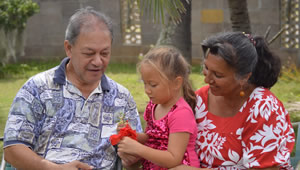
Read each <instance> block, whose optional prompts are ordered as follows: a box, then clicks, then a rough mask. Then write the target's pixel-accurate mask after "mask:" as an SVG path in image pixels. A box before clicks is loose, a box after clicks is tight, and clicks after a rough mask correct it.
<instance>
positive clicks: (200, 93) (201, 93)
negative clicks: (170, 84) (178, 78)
mask: <svg viewBox="0 0 300 170" xmlns="http://www.w3.org/2000/svg"><path fill="white" fill-rule="evenodd" d="M208 89H209V85H206V86H203V87H201V88H200V89H198V90H196V91H195V93H196V95H198V96H205V95H207V92H208Z"/></svg>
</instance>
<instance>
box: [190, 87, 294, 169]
mask: <svg viewBox="0 0 300 170" xmlns="http://www.w3.org/2000/svg"><path fill="white" fill-rule="evenodd" d="M208 90H209V86H204V87H202V88H200V89H199V90H197V91H196V95H197V100H198V101H197V106H196V120H197V124H198V136H197V141H196V143H197V154H198V157H199V160H200V166H201V167H203V168H205V167H208V168H216V169H248V168H266V167H273V166H280V169H292V167H291V165H290V163H289V162H290V161H289V159H290V153H291V152H292V150H293V147H294V143H295V134H294V130H293V128H292V125H291V122H290V118H289V114H288V112H287V111H286V110H285V108H284V106H283V104H282V103H281V102H280V101H279V100H278V99H277V98H276V97H275V95H274V94H272V93H271V92H270V91H269V90H268V89H265V88H261V87H257V88H256V89H255V90H254V91H253V92H252V94H251V95H250V96H249V98H248V100H247V101H246V102H245V103H244V105H243V106H242V107H241V108H240V110H239V112H238V113H237V114H236V115H235V116H233V117H220V116H216V115H214V114H212V113H210V112H208V108H207V106H208V103H207V102H208Z"/></svg>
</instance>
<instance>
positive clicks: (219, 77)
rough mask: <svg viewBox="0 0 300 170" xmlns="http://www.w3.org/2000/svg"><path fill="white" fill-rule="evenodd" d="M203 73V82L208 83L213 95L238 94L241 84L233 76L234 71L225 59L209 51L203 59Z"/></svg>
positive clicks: (226, 95)
mask: <svg viewBox="0 0 300 170" xmlns="http://www.w3.org/2000/svg"><path fill="white" fill-rule="evenodd" d="M203 74H204V76H205V79H204V81H205V83H207V84H209V86H210V91H211V93H212V94H213V95H215V96H225V97H228V96H232V95H239V92H240V91H241V86H240V82H239V80H237V79H236V77H235V72H234V69H233V68H232V67H230V66H229V65H228V64H227V63H226V61H225V60H224V59H223V58H221V57H219V56H216V55H213V54H211V53H209V54H208V55H207V57H206V58H205V59H204V68H203Z"/></svg>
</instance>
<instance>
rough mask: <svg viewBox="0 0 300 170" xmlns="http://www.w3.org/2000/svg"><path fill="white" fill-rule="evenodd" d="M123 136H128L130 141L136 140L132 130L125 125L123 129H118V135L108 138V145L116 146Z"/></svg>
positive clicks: (134, 132)
mask: <svg viewBox="0 0 300 170" xmlns="http://www.w3.org/2000/svg"><path fill="white" fill-rule="evenodd" d="M124 136H128V137H130V138H131V139H134V140H137V134H136V131H135V130H133V129H131V127H130V126H129V125H128V124H126V126H125V127H123V128H122V129H120V131H119V133H118V134H116V135H111V136H110V138H109V140H110V143H111V144H112V145H116V144H118V143H119V141H120V140H122V139H123V137H124Z"/></svg>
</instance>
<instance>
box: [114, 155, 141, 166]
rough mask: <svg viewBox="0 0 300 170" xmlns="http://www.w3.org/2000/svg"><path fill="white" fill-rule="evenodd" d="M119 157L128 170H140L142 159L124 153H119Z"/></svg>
mask: <svg viewBox="0 0 300 170" xmlns="http://www.w3.org/2000/svg"><path fill="white" fill-rule="evenodd" d="M118 155H119V157H120V158H121V160H122V165H123V166H124V167H125V168H126V169H130V170H135V169H139V167H140V162H139V160H140V158H139V157H136V156H133V155H130V154H127V153H124V152H118Z"/></svg>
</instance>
